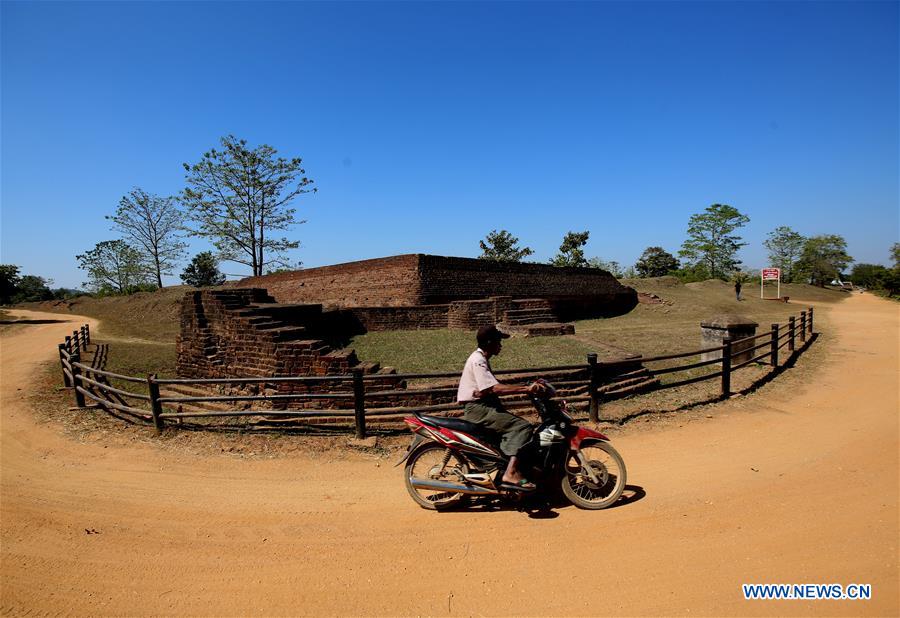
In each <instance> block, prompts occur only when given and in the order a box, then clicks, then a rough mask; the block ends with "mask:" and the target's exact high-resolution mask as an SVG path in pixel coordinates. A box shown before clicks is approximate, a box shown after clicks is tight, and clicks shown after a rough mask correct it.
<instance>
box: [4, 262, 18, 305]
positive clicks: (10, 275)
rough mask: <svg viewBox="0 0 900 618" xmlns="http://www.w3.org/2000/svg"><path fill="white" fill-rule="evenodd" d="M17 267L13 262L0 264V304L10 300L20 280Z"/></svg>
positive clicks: (6, 303) (7, 302) (5, 303)
mask: <svg viewBox="0 0 900 618" xmlns="http://www.w3.org/2000/svg"><path fill="white" fill-rule="evenodd" d="M21 279H22V278H21V277H20V276H19V267H18V266H16V265H15V264H0V305H8V304H9V303H10V302H12V298H13V295H15V293H16V288H17V287H18V285H19V281H21Z"/></svg>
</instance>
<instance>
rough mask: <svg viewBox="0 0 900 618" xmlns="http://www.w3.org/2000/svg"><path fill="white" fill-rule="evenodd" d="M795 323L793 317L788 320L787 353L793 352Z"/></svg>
mask: <svg viewBox="0 0 900 618" xmlns="http://www.w3.org/2000/svg"><path fill="white" fill-rule="evenodd" d="M796 328H797V322H796V320H794V316H791V317H789V318H788V331H789V332H790V333H791V335H790V337H788V351H790V352H793V351H794V334H795V333H796V330H795V329H796Z"/></svg>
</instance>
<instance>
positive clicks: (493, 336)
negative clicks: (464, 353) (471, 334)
mask: <svg viewBox="0 0 900 618" xmlns="http://www.w3.org/2000/svg"><path fill="white" fill-rule="evenodd" d="M475 338H476V339H477V340H478V343H491V342H494V341H500V340H501V339H509V335H508V334H507V333H504V332H503V331H501V330H500V329H498V328H497V326H496V325H495V324H491V325H490V326H482V327H481V328H479V329H478V334H477V335H475Z"/></svg>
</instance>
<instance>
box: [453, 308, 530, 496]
mask: <svg viewBox="0 0 900 618" xmlns="http://www.w3.org/2000/svg"><path fill="white" fill-rule="evenodd" d="M507 338H509V335H508V334H507V333H503V332H501V331H500V330H498V329H497V327H496V326H495V325H491V326H483V327H481V328H479V329H478V333H477V334H476V336H475V339H476V341H477V342H478V348H477V349H476V350H475V351H474V352H472V354H471V355H470V356H469V358H468V359H467V360H466V364H465V367H464V368H463V372H462V376H461V377H460V380H459V389H458V391H457V395H456V400H457V402H459V404H460V405H462V406H463V407H464V408H465V414H464V415H463V418H464V419H465V420H467V421H469V422H472V423H476V424H478V425H481V426H483V427H486V428H488V429H492V430H493V431H496V432H497V433H499V434H500V435H501V441H500V450H501V451H502V452H503V453H504V454H505V455H508V456H509V458H510V459H509V465H508V466H507V468H506V471H505V472H504V473H503V478H502V487H504V488H505V489H511V490H516V491H533V490H534V489H535V484H534V483H532V482H531V481H529V480H528V479H526V478H525V477H524V476H523V475H522V473H521V471H520V470H519V467H518V464H519V456H518V455H519V450H520V449H521V448H522V447H523V446H525V445H526V444H527V443H528V442H529V441H530V440H531V433H532V426H531V423H529V422H528V421H526V420H525V419H523V418H520V417H518V416H516V415H515V414H512V413H511V412H509V411H508V410H506V408H505V407H504V406H503V403H502V402H501V401H500V397H499V396H500V395H515V394H539V393H540V392H541V390H542V389H543V386H542V385H541V384H540V383H539V382H534V383H532V384H530V385H528V386H518V385H511V384H502V383H500V381H499V380H497V378H496V377H495V376H494V374H493V372H492V371H491V365H490V358H491V357H492V356H496V355H498V354H500V350H501V349H502V348H503V344H502V343H501V341H502V340H503V339H507Z"/></svg>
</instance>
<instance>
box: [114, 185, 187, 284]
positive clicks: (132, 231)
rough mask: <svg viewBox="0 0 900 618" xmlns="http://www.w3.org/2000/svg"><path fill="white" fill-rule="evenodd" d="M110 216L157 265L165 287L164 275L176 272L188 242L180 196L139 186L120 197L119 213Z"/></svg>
mask: <svg viewBox="0 0 900 618" xmlns="http://www.w3.org/2000/svg"><path fill="white" fill-rule="evenodd" d="M106 218H107V219H110V220H112V222H113V229H114V230H118V231H119V232H121V233H122V234H123V235H124V236H125V237H126V238H127V239H128V241H130V244H131V246H132V247H134V248H136V249H137V250H138V251H140V252H142V253H143V254H144V257H145V259H146V261H147V262H148V263H149V264H151V265H152V267H153V271H154V273H155V275H156V285H157V287H162V276H163V275H171V274H172V269H173V268H174V267H175V264H176V263H177V262H178V260H180V259H181V258H182V257H183V256H184V249H185V247H186V246H187V244H186V243H184V242H183V241H182V240H181V238H180V237H179V232H180V231H181V230H182V229H183V224H184V215H182V213H181V211H179V210H178V204H177V201H176V199H175V198H174V197H159V196H158V195H150V194H148V193H147V192H146V191H144V190H143V189H141V188H139V187H135V188H134V189H132V190H131V192H130V193H129V194H128V195H126V196H124V197H123V198H122V199H121V200H119V208H118V209H117V210H116V214H114V215H112V216H111V217H106Z"/></svg>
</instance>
